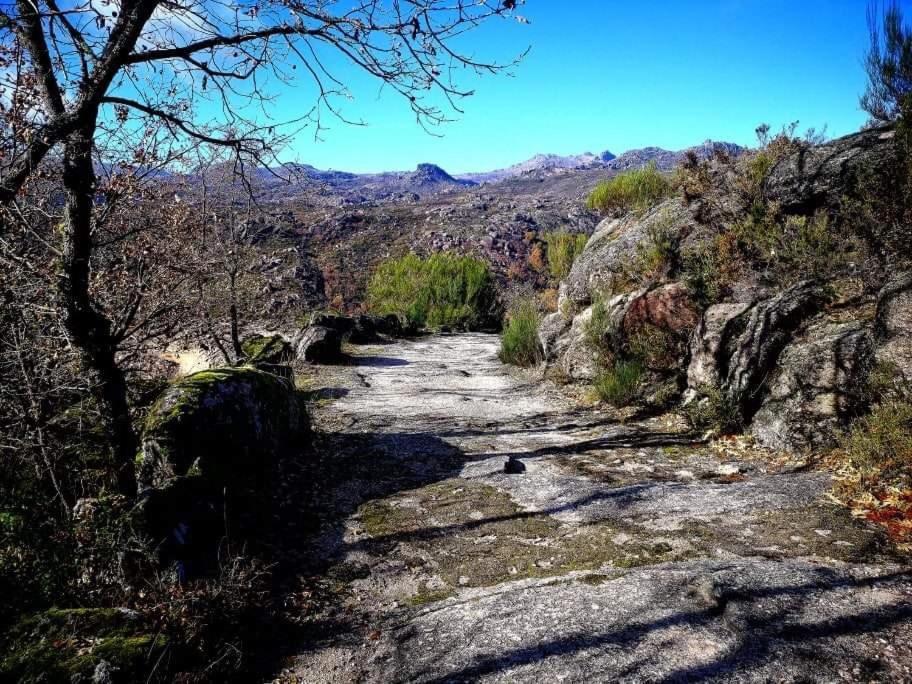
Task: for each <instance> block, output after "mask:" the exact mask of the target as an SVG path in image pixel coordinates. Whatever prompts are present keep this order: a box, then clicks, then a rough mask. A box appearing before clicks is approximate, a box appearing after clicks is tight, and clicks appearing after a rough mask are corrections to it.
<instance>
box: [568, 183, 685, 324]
mask: <svg viewBox="0 0 912 684" xmlns="http://www.w3.org/2000/svg"><path fill="white" fill-rule="evenodd" d="M694 225H695V224H694V221H693V218H692V217H691V215H690V212H689V211H688V210H687V208H686V207H684V206H683V205H682V204H681V201H680V200H678V199H670V200H667V201H665V202H662V203H661V204H659V205H658V206H657V207H656V208H654V209H653V210H652V211H650V212H649V213H647V214H646V215H645V216H642V217H640V216H636V215H633V214H631V215H627V216H624V217H622V218H617V219H615V218H609V219H605V220H604V221H602V222H601V223H600V224H599V225H598V226H597V227H596V229H595V233H593V235H592V237H591V238H589V242H588V243H587V244H586V249H585V250H583V253H582V254H580V256H579V257H578V258H577V260H576V261H575V262H574V264H573V268H572V269H571V270H570V274H569V275H568V276H567V278H566V280H564V281H563V282H562V283H561V286H560V302H559V306H560V307H561V308H562V309H563V308H565V307H568V306H571V307H574V308H575V309H576V310H579V309H582V308H584V307H586V306H588V305H589V304H591V303H592V302H593V301H594V299H595V298H596V297H597V296H599V295H600V294H601V293H607V292H611V291H613V289H614V285H615V282H616V280H617V279H618V278H621V277H623V274H624V272H625V270H626V269H627V268H628V267H629V264H630V263H631V260H632V259H633V258H634V257H635V255H636V253H637V248H638V246H639V245H641V244H643V243H644V242H645V241H646V239H647V237H648V236H649V235H650V232H651V231H654V230H656V229H657V228H658V227H661V228H662V229H663V230H664V229H667V230H671V231H673V233H674V237H675V239H679V240H680V239H683V237H684V236H685V235H686V234H687V233H688V232H689V231H690V230H691V229H692V228H693V227H694Z"/></svg>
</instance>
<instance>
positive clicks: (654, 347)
mask: <svg viewBox="0 0 912 684" xmlns="http://www.w3.org/2000/svg"><path fill="white" fill-rule="evenodd" d="M680 344H681V343H680V341H679V340H677V339H675V336H674V335H672V334H671V333H670V332H669V331H667V330H663V329H662V328H659V327H658V326H655V325H652V324H651V323H644V324H642V325H641V326H640V327H639V329H638V330H636V331H634V332H633V333H631V334H628V337H627V349H628V351H629V352H630V355H631V356H632V357H633V358H636V359H640V360H641V361H642V363H643V365H644V366H646V367H647V368H649V369H652V370H671V369H673V368H674V367H675V366H677V365H678V363H679V357H680Z"/></svg>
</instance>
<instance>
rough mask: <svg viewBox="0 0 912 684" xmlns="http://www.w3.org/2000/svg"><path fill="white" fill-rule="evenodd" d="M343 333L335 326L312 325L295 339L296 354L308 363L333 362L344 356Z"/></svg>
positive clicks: (299, 358)
mask: <svg viewBox="0 0 912 684" xmlns="http://www.w3.org/2000/svg"><path fill="white" fill-rule="evenodd" d="M342 340H343V335H342V333H340V332H339V331H338V330H336V329H334V328H327V327H324V326H322V325H310V326H308V327H306V328H304V330H302V331H301V332H300V333H298V335H297V336H296V337H295V339H294V340H293V342H292V344H293V345H294V349H295V355H296V357H297V359H298V360H299V361H306V362H308V363H331V362H333V361H336V360H338V359H339V358H340V357H341V356H342Z"/></svg>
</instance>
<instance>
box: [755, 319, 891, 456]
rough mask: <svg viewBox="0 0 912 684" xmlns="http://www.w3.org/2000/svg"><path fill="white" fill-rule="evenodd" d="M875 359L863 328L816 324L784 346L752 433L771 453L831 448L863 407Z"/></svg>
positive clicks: (849, 324) (867, 335)
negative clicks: (835, 439)
mask: <svg viewBox="0 0 912 684" xmlns="http://www.w3.org/2000/svg"><path fill="white" fill-rule="evenodd" d="M873 358H874V345H873V339H872V335H871V333H870V331H868V330H866V329H865V328H864V326H863V324H861V323H858V322H852V323H820V324H817V325H813V326H811V327H809V328H808V329H807V330H806V331H804V332H803V334H802V336H801V339H800V340H796V341H793V342H791V343H789V344H788V346H786V348H785V350H784V351H783V352H782V355H781V356H780V357H779V361H778V364H777V369H776V371H775V374H774V376H773V379H772V381H771V382H770V383H769V393H768V395H767V396H766V398H765V399H764V401H763V405H762V406H761V407H760V410H759V411H757V414H756V415H755V416H754V420H753V424H752V426H751V432H752V433H753V435H754V437H755V438H756V439H757V441H758V442H759V443H760V444H761V445H763V446H765V447H769V448H772V449H779V450H787V451H801V450H805V449H817V448H821V447H826V446H830V445H831V444H832V442H833V440H834V438H835V436H836V433H837V431H838V430H839V429H840V428H842V427H844V426H845V424H846V422H847V420H848V419H849V418H850V417H851V416H852V415H854V414H856V413H857V411H858V409H859V407H860V406H861V404H862V403H863V401H864V380H865V378H866V376H867V374H868V372H869V371H870V368H871V365H872V363H873Z"/></svg>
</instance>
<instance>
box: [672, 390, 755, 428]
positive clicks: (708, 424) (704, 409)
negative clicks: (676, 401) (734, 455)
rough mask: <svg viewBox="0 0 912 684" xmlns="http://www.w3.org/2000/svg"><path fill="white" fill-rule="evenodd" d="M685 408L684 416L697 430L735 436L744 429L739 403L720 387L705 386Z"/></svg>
mask: <svg viewBox="0 0 912 684" xmlns="http://www.w3.org/2000/svg"><path fill="white" fill-rule="evenodd" d="M697 393H698V395H697V396H696V397H695V398H694V399H693V400H692V401H691V402H690V403H688V404H687V405H686V406H685V407H684V416H685V417H686V418H687V420H688V422H689V423H690V425H691V427H692V428H693V429H695V430H702V431H706V430H710V431H713V432H717V433H721V434H735V433H738V432H741V430H743V429H744V421H743V418H742V415H741V411H740V408H739V406H738V402H737V401H735V400H734V399H732V398H731V397H730V396H728V394H727V393H726V392H725V391H724V390H722V389H721V388H719V387H713V386H709V385H703V386H701V387H699V388H698V389H697Z"/></svg>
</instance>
